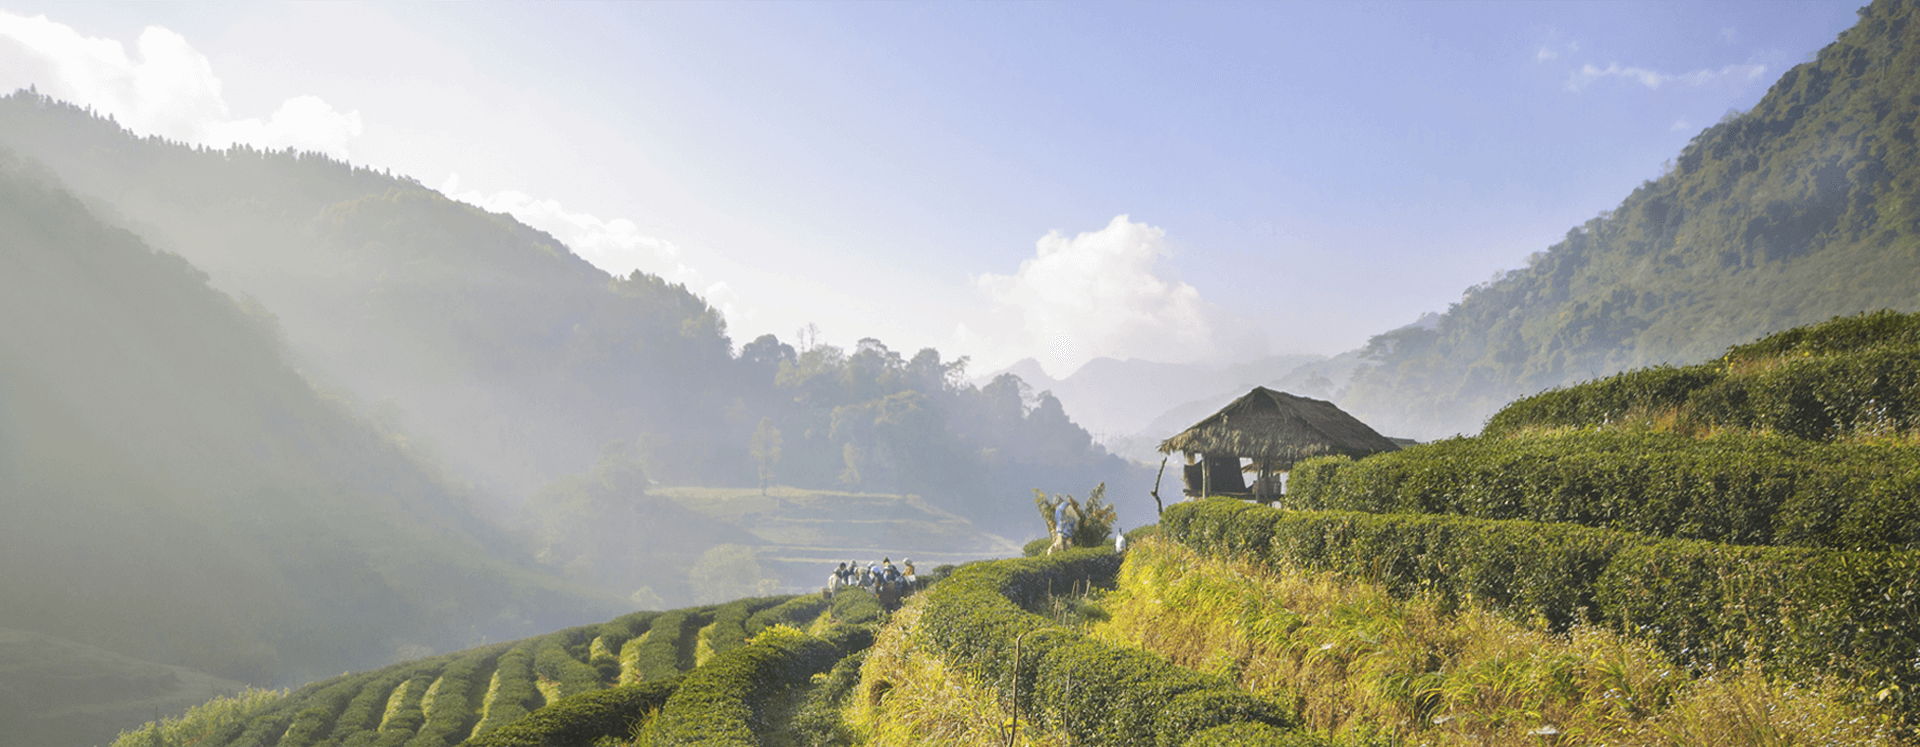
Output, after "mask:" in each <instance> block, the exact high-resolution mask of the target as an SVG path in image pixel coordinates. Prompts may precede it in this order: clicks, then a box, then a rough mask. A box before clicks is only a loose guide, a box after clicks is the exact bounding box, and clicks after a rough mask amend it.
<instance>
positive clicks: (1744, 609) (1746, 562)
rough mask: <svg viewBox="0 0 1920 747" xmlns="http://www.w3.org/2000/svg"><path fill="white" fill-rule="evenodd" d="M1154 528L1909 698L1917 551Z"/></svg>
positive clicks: (1680, 655)
mask: <svg viewBox="0 0 1920 747" xmlns="http://www.w3.org/2000/svg"><path fill="white" fill-rule="evenodd" d="M1161 526H1162V532H1163V534H1165V536H1167V537H1169V538H1172V539H1174V540H1176V541H1178V542H1181V543H1183V544H1185V545H1187V546H1188V547H1190V548H1193V549H1195V550H1197V551H1200V552H1206V553H1213V554H1216V555H1225V556H1232V557H1239V558H1242V559H1245V560H1250V561H1255V562H1269V563H1286V564H1290V565H1294V566H1297V567H1301V568H1306V569H1310V570H1317V571H1332V572H1338V573H1345V574H1349V575H1352V576H1356V577H1360V578H1365V579H1368V580H1372V581H1375V582H1378V583H1380V584H1382V585H1384V586H1385V587H1387V588H1388V589H1389V590H1390V591H1391V592H1393V593H1396V594H1400V595H1403V596H1404V595H1408V594H1413V593H1418V592H1427V593H1433V594H1437V595H1439V596H1440V597H1441V598H1442V599H1456V600H1457V599H1462V598H1466V597H1469V596H1471V597H1472V598H1474V599H1475V600H1477V601H1480V602H1483V603H1487V604H1489V605H1491V606H1494V607H1496V608H1500V609H1504V610H1506V611H1507V612H1508V613H1510V614H1513V615H1514V616H1516V617H1522V618H1531V617H1535V616H1538V617H1541V618H1545V619H1546V620H1547V621H1548V622H1549V623H1551V624H1552V625H1554V626H1555V627H1557V628H1565V627H1567V626H1569V625H1572V624H1575V623H1580V622H1594V623H1598V624H1604V625H1606V626H1608V627H1610V628H1613V629H1615V630H1619V631H1623V632H1628V633H1632V634H1636V635H1638V636H1642V637H1644V638H1646V639H1647V640H1648V641H1649V642H1651V643H1652V644H1654V645H1655V646H1656V647H1658V648H1660V649H1661V650H1662V651H1664V652H1665V653H1666V654H1668V655H1669V656H1672V657H1673V658H1674V659H1675V660H1676V661H1681V662H1690V663H1692V664H1693V665H1695V666H1699V667H1708V666H1725V665H1730V664H1733V663H1736V662H1740V661H1743V660H1745V659H1747V658H1749V657H1752V658H1756V659H1759V660H1760V661H1762V662H1764V663H1765V664H1767V665H1768V666H1769V667H1770V668H1772V669H1774V670H1775V671H1783V672H1787V673H1790V674H1794V675H1806V674H1811V673H1815V672H1831V673H1834V674H1838V675H1841V676H1844V677H1847V678H1850V679H1853V680H1854V681H1856V682H1858V683H1861V684H1871V685H1873V686H1874V687H1876V688H1877V687H1879V686H1884V685H1887V684H1897V685H1899V686H1900V688H1899V690H1900V691H1901V692H1911V691H1912V690H1913V689H1914V688H1915V687H1920V661H1916V659H1915V653H1916V652H1920V553H1914V552H1848V551H1838V550H1826V549H1812V548H1786V547H1740V546H1731V545H1721V544H1715V543H1709V542H1699V541H1692V540H1674V539H1659V538H1652V537H1644V536H1640V535H1635V534H1631V533H1625V532H1615V531H1608V530H1604V529H1595V528H1590V527H1582V526H1573V525H1565V524H1558V525H1556V524H1537V523H1533V522H1525V521H1484V520H1475V519H1468V518H1463V517H1457V516H1423V515H1404V514H1402V515H1378V514H1366V513H1349V512H1303V511H1286V510H1280V509H1273V508H1264V507H1259V506H1254V505H1251V504H1246V503H1243V502H1240V501H1234V500H1210V501H1198V502H1190V503H1182V504H1178V505H1176V506H1173V507H1170V508H1168V509H1167V513H1166V514H1165V516H1164V517H1163V518H1162V521H1161ZM1900 707H1902V708H1905V707H1906V706H1904V705H1900ZM1914 707H1915V708H1920V701H1916V702H1915V706H1914Z"/></svg>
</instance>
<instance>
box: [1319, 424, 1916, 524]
mask: <svg viewBox="0 0 1920 747" xmlns="http://www.w3.org/2000/svg"><path fill="white" fill-rule="evenodd" d="M1281 505H1283V506H1285V507H1287V508H1295V509H1303V510H1339V511H1365V512H1370V513H1446V514H1459V515H1463V516H1471V517H1475V518H1482V519H1526V520H1531V521H1540V522H1551V523H1563V522H1564V523H1574V524H1584V525H1587V526H1594V527H1604V528H1610V529H1618V530H1621V531H1626V532H1635V533H1640V534H1647V535H1653V536H1661V537H1679V538H1686V539H1702V540H1712V541H1716V542H1727V543H1732V544H1743V545H1794V546H1802V547H1828V548H1836V549H1849V550H1891V549H1914V548H1920V449H1916V448H1913V447H1911V446H1904V445H1898V444H1887V443H1813V442H1807V441H1799V440H1794V439H1786V438H1777V437H1766V436H1753V435H1744V434H1726V435H1721V436H1715V437H1711V438H1704V439H1696V438H1688V437H1685V436H1678V435H1673V434H1663V433H1645V432H1640V433H1631V432H1622V431H1580V432H1571V433H1568V432H1560V433H1528V434H1522V435H1518V436H1513V437H1508V438H1486V437H1481V438H1454V439H1448V440H1445V441H1438V442H1435V443H1431V444H1425V445H1422V446H1416V447H1412V448H1408V449H1404V450H1401V451H1397V452H1392V453H1387V454H1379V455H1375V456H1371V457H1368V458H1366V459H1362V460H1359V461H1353V460H1350V459H1346V458H1345V457H1323V458H1319V459H1312V460H1308V461H1306V462H1302V463H1301V464H1299V465H1296V466H1295V467H1294V470H1293V472H1292V475H1291V477H1290V479H1289V484H1288V492H1287V494H1286V496H1285V497H1283V498H1282V499H1281Z"/></svg>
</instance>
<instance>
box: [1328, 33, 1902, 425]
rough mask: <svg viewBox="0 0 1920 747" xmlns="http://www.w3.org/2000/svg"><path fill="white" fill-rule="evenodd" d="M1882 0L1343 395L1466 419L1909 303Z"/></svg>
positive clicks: (1897, 91) (1371, 354) (1897, 71)
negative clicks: (1555, 390) (1660, 169)
mask: <svg viewBox="0 0 1920 747" xmlns="http://www.w3.org/2000/svg"><path fill="white" fill-rule="evenodd" d="M1915 13H1916V10H1915V5H1914V4H1913V3H1911V2H1896V1H1893V0H1881V1H1880V2H1875V3H1873V4H1872V5H1870V6H1868V7H1866V8H1862V9H1861V10H1860V21H1859V23H1858V24H1856V25H1855V26H1854V27H1853V28H1851V29H1849V30H1847V31H1846V32H1845V33H1843V34H1841V35H1840V37H1839V39H1838V40H1836V41H1834V42H1833V43H1832V44H1829V45H1827V47H1825V48H1824V49H1822V50H1820V52H1819V54H1818V55H1817V56H1816V57H1815V58H1814V59H1813V60H1812V61H1810V62H1807V63H1804V64H1801V65H1797V66H1795V67H1794V68H1793V69H1791V70H1788V71H1787V72H1786V73H1785V74H1784V75H1782V76H1781V77H1780V79H1779V80H1778V81H1777V82H1775V83H1774V84H1773V86H1772V88H1770V89H1769V90H1768V92H1767V94H1766V95H1765V96H1764V97H1763V98H1762V99H1761V100H1760V102H1759V103H1757V104H1756V105H1754V107H1753V108H1752V109H1751V110H1749V111H1747V112H1744V113H1739V114H1730V115H1729V116H1728V117H1727V118H1726V119H1725V120H1723V121H1721V122H1720V123H1719V124H1716V125H1714V126H1712V127H1709V128H1707V129H1706V130H1705V131H1703V132H1701V133H1700V134H1699V135H1698V136H1697V137H1695V138H1694V139H1693V141H1692V142H1691V143H1689V144H1688V145H1687V146H1686V148H1684V149H1683V150H1682V151H1681V152H1680V153H1679V154H1678V156H1677V157H1676V158H1675V159H1674V160H1673V161H1672V164H1671V165H1672V168H1671V169H1670V170H1669V171H1668V172H1667V173H1665V174H1663V175H1662V176H1661V177H1660V178H1658V179H1655V180H1652V181H1648V182H1646V183H1645V184H1642V185H1641V186H1640V187H1639V188H1637V189H1635V190H1634V191H1633V193H1632V194H1630V195H1628V196H1627V197H1626V199H1624V200H1622V201H1621V203H1620V204H1619V206H1618V207H1616V208H1614V209H1613V210H1609V211H1607V212H1605V213H1603V214H1601V215H1600V216H1599V217H1596V218H1594V219H1593V220H1590V221H1588V222H1586V223H1585V224H1582V225H1580V226H1576V227H1574V228H1573V229H1572V230H1570V231H1568V232H1567V235H1566V238H1565V239H1564V240H1562V241H1560V242H1559V243H1556V244H1554V245H1553V246H1551V247H1548V248H1547V249H1546V250H1545V251H1543V252H1539V253H1536V254H1535V255H1533V256H1532V257H1531V258H1529V260H1528V262H1527V266H1526V267H1524V268H1521V269H1517V270H1513V271H1511V272H1508V273H1505V274H1504V275H1502V276H1501V277H1500V278H1498V279H1496V280H1493V281H1491V282H1488V283H1486V284H1483V285H1479V286H1475V287H1473V288H1470V289H1468V290H1467V292H1466V293H1465V295H1464V296H1463V297H1462V298H1461V300H1460V302H1459V303H1456V304H1454V305H1453V306H1451V307H1450V308H1449V309H1448V310H1447V312H1446V313H1445V314H1443V315H1441V317H1440V319H1439V324H1438V326H1437V328H1435V329H1432V330H1421V329H1414V330H1396V331H1393V332H1388V333H1385V334H1382V335H1379V336H1376V337H1375V338H1373V339H1372V340H1371V341H1369V342H1368V344H1367V346H1366V347H1365V348H1364V349H1363V351H1361V352H1362V354H1363V355H1364V356H1365V357H1366V358H1367V359H1368V360H1369V361H1370V362H1371V364H1372V365H1371V367H1370V368H1369V369H1368V370H1367V371H1365V372H1364V374H1363V375H1362V376H1360V377H1359V378H1357V379H1356V380H1355V381H1354V383H1353V386H1352V388H1351V389H1349V390H1348V391H1347V393H1346V395H1345V396H1344V397H1342V398H1341V399H1340V400H1338V401H1339V404H1340V405H1341V407H1343V408H1345V409H1347V410H1348V411H1349V412H1352V413H1353V414H1354V415H1355V416H1356V417H1359V418H1360V419H1362V420H1364V421H1366V422H1367V423H1369V424H1370V425H1373V426H1374V427H1375V428H1376V429H1378V430H1380V431H1382V432H1387V433H1395V434H1397V435H1406V436H1412V437H1416V438H1421V439H1428V438H1433V437H1437V436H1442V435H1447V434H1451V433H1458V432H1472V431H1475V430H1478V429H1479V428H1480V425H1481V423H1482V422H1484V421H1485V419H1486V418H1487V417H1488V416H1490V415H1491V414H1492V413H1493V411H1494V410H1495V409H1496V408H1497V407H1498V406H1499V405H1500V404H1502V403H1504V402H1507V401H1509V400H1512V399H1514V398H1516V397H1520V396H1523V395H1527V394H1531V393H1534V392H1538V391H1541V390H1543V389H1547V388H1551V387H1557V386H1563V385H1566V384H1569V383H1572V382H1575V381H1579V380H1583V379H1589V378H1597V377H1600V376H1604V375H1607V374H1610V373H1614V372H1617V371H1621V370H1625V369H1628V368H1633V367H1640V366H1648V365H1654V364H1661V363H1674V362H1682V361H1691V360H1698V359H1703V358H1711V357H1713V356H1716V355H1718V354H1719V353H1721V352H1722V351H1724V350H1726V349H1727V347H1728V346H1730V345H1733V344H1736V343H1741V342H1746V341H1749V340H1753V339H1756V338H1758V337H1760V336H1762V335H1764V334H1767V333H1770V332H1773V331H1776V330H1780V329H1785V328H1788V327H1793V326H1796V325H1802V324H1808V323H1812V322H1817V321H1821V320H1824V319H1828V318H1830V317H1834V316H1842V315H1847V314H1853V313H1857V312H1862V311H1870V310H1874V309H1880V308H1891V309H1896V310H1904V311H1911V310H1914V309H1920V146H1916V132H1915V128H1916V123H1917V122H1920V93H1916V91H1915V89H1914V88H1913V83H1912V82H1913V81H1914V80H1920V33H1916V32H1917V31H1920V25H1916V23H1915V20H1916V19H1915Z"/></svg>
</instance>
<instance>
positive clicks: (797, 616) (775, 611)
mask: <svg viewBox="0 0 1920 747" xmlns="http://www.w3.org/2000/svg"><path fill="white" fill-rule="evenodd" d="M828 604H830V602H828V601H827V598H826V597H825V596H822V595H820V594H801V595H799V596H797V597H793V598H791V599H788V600H787V601H785V602H781V603H780V604H777V605H774V606H772V607H768V608H766V609H763V610H760V611H758V612H755V613H753V616H752V617H749V618H747V624H746V632H747V638H752V637H754V636H756V635H759V634H760V631H763V630H766V629H767V628H771V627H773V626H775V625H791V626H793V627H796V628H801V627H805V626H806V624H807V623H809V622H811V621H812V620H813V619H814V618H817V617H819V616H820V613H822V612H825V611H826V609H827V605H828Z"/></svg>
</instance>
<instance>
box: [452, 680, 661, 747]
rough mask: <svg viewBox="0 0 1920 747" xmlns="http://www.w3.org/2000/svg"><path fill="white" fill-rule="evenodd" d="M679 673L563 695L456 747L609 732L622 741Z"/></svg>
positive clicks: (572, 740)
mask: <svg viewBox="0 0 1920 747" xmlns="http://www.w3.org/2000/svg"><path fill="white" fill-rule="evenodd" d="M679 686H680V678H679V677H674V678H672V679H666V680H655V681H648V682H641V683H637V684H632V685H621V686H619V687H615V688H611V689H607V690H600V691H597V692H589V693H581V694H579V695H573V696H570V697H566V698H562V699H560V700H558V701H555V702H553V703H549V704H547V705H546V706H545V707H543V708H541V709H539V710H537V711H534V712H533V713H530V714H528V715H527V717H526V718H523V719H520V720H519V721H516V722H514V723H512V724H508V725H507V726H504V727H501V728H500V729H499V730H497V731H494V732H492V733H489V734H486V735H484V736H477V737H474V738H472V739H469V740H467V741H465V742H462V743H461V747H549V746H550V745H586V744H592V743H593V742H594V741H595V740H598V739H601V738H604V737H612V738H614V739H618V740H625V739H627V738H628V737H629V736H630V735H631V734H632V733H633V727H634V724H635V723H637V722H638V721H639V719H640V718H642V717H643V716H644V715H645V714H646V713H647V712H649V711H653V710H657V709H658V708H660V706H661V705H662V704H664V703H666V701H667V698H668V697H669V696H671V695H672V694H673V692H674V690H675V689H676V688H678V687H679Z"/></svg>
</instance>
